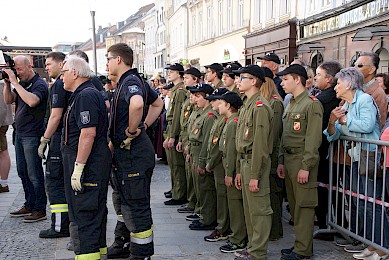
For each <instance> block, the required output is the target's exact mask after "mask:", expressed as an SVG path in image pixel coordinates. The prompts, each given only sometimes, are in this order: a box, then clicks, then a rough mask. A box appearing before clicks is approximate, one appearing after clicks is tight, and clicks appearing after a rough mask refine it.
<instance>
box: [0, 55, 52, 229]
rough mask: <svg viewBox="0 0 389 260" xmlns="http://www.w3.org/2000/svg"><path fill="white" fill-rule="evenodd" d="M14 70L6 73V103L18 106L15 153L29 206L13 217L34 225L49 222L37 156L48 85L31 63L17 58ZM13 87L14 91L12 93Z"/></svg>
mask: <svg viewBox="0 0 389 260" xmlns="http://www.w3.org/2000/svg"><path fill="white" fill-rule="evenodd" d="M14 62H15V66H14V69H15V71H16V73H17V77H18V78H19V80H20V82H18V80H17V79H16V75H15V73H14V71H13V70H11V69H4V72H5V73H6V74H7V76H8V79H5V80H4V82H5V85H4V91H3V93H4V101H5V103H6V104H12V103H13V102H15V103H16V113H15V132H16V134H15V152H16V166H17V171H18V175H19V177H20V179H21V180H22V185H23V190H24V193H25V199H26V202H25V203H24V205H23V207H22V208H21V209H20V210H18V211H15V212H11V213H10V215H11V216H13V217H22V216H24V217H25V218H24V222H27V223H32V222H36V221H40V220H44V219H46V203H47V199H46V193H45V185H44V175H43V168H42V159H41V158H40V157H39V156H38V152H37V151H38V146H39V144H40V137H41V136H42V135H43V132H44V123H43V122H44V116H45V112H46V105H47V99H48V88H47V84H46V83H45V81H44V80H43V79H42V78H41V77H40V76H39V75H38V74H36V73H35V72H34V70H33V69H32V65H31V63H30V60H29V59H28V58H27V57H25V56H16V57H15V59H14ZM11 84H12V85H13V87H14V89H13V90H12V89H11Z"/></svg>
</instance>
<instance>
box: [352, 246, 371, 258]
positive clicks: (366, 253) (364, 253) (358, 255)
mask: <svg viewBox="0 0 389 260" xmlns="http://www.w3.org/2000/svg"><path fill="white" fill-rule="evenodd" d="M372 254H374V251H370V250H369V249H367V247H366V248H365V249H364V250H363V251H362V252H360V253H355V254H353V257H354V258H355V259H366V257H368V256H371V255H372Z"/></svg>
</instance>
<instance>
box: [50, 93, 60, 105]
mask: <svg viewBox="0 0 389 260" xmlns="http://www.w3.org/2000/svg"><path fill="white" fill-rule="evenodd" d="M57 102H58V94H53V98H52V100H51V103H52V104H53V105H55V104H57Z"/></svg>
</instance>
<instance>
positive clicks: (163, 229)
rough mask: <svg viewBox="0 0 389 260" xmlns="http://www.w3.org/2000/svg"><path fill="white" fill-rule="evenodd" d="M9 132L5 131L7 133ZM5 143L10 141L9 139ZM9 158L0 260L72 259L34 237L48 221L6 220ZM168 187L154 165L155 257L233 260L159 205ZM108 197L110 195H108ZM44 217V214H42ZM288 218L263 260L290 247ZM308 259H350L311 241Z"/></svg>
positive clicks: (14, 189) (59, 244) (16, 183)
mask: <svg viewBox="0 0 389 260" xmlns="http://www.w3.org/2000/svg"><path fill="white" fill-rule="evenodd" d="M8 134H10V131H8ZM9 140H10V138H9ZM9 149H10V150H9V151H10V156H11V160H12V166H11V172H10V177H9V187H10V192H8V193H1V194H0V260H3V259H4V260H8V259H10V260H11V259H12V260H13V259H17V260H18V259H20V260H21V259H44V260H46V259H74V254H73V252H70V251H68V250H66V244H67V242H68V241H69V238H60V239H41V238H39V237H38V233H39V231H40V230H42V229H46V228H48V227H49V226H50V221H49V219H47V220H45V221H41V222H37V223H23V221H22V218H11V217H9V212H10V211H13V210H17V209H19V208H20V207H21V206H22V204H23V202H24V193H23V189H22V186H21V182H20V179H19V177H18V176H17V172H16V164H15V154H14V147H13V146H12V145H10V146H9ZM169 189H170V175H169V169H168V167H167V166H166V165H164V164H163V163H161V162H159V161H157V163H156V168H155V171H154V175H153V179H152V188H151V190H152V192H151V200H152V202H151V203H152V212H153V220H154V226H155V232H154V243H155V256H153V257H152V259H154V260H158V259H161V260H162V259H180V260H184V259H196V260H200V259H204V260H205V259H210V260H211V259H212V260H213V259H215V260H216V259H233V255H232V254H224V253H221V252H220V251H219V247H220V246H221V245H223V244H224V243H225V242H214V243H210V242H205V241H204V239H203V237H204V236H206V235H208V234H209V232H208V231H191V230H189V228H188V225H189V224H190V223H189V222H188V221H186V220H185V214H179V213H177V210H176V209H177V208H178V206H170V207H169V206H165V205H164V204H163V201H165V200H166V199H165V198H164V196H163V192H164V191H167V190H169ZM109 194H111V192H109ZM108 209H109V215H108V226H107V229H108V230H107V241H108V245H110V244H111V243H112V242H113V237H114V235H113V230H114V228H115V224H116V216H115V212H114V210H113V206H112V200H111V196H109V197H108ZM47 213H48V217H49V216H50V212H49V210H47ZM287 219H289V216H288V214H287V213H286V212H285V219H284V238H282V239H281V240H279V241H276V242H269V254H268V259H270V260H273V259H279V258H280V250H281V249H282V248H288V247H291V246H292V243H293V239H294V235H293V229H292V227H291V226H290V225H288V223H287ZM314 254H315V256H314V258H313V259H353V258H352V256H351V254H348V253H346V252H344V251H343V250H342V248H339V247H337V246H335V244H334V243H333V242H324V241H318V240H315V241H314Z"/></svg>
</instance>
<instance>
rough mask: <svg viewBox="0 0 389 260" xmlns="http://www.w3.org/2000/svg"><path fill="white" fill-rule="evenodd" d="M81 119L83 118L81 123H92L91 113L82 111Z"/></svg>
mask: <svg viewBox="0 0 389 260" xmlns="http://www.w3.org/2000/svg"><path fill="white" fill-rule="evenodd" d="M80 117H81V123H82V124H84V125H85V124H88V123H89V122H90V114H89V111H82V112H80Z"/></svg>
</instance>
